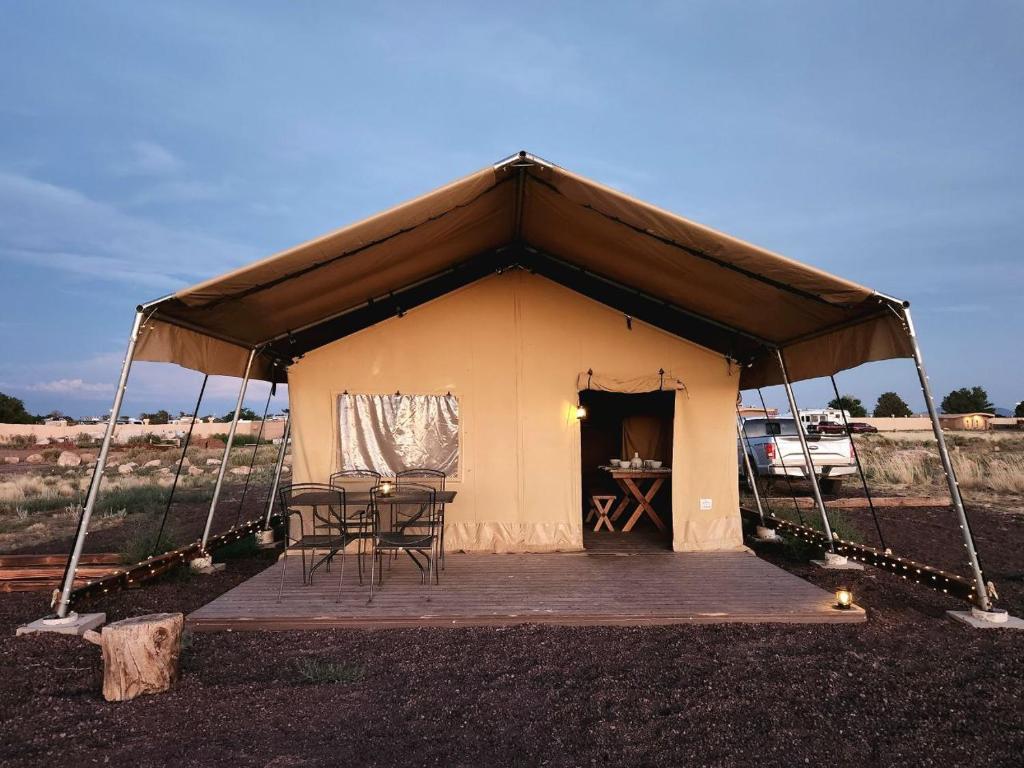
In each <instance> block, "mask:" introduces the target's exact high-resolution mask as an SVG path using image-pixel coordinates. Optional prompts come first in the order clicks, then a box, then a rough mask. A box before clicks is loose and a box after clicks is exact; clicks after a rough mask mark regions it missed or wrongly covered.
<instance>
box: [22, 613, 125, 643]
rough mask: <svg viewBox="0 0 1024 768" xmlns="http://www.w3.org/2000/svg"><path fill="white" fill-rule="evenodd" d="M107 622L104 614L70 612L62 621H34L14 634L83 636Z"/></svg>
mask: <svg viewBox="0 0 1024 768" xmlns="http://www.w3.org/2000/svg"><path fill="white" fill-rule="evenodd" d="M106 621H107V614H105V613H75V612H74V611H72V612H71V613H69V614H68V615H67V616H65V617H64V618H63V619H58V618H54V617H50V618H45V619H36V620H35V621H33V622H32V623H31V624H26V625H24V626H22V627H18V628H17V629H16V630H15V632H14V634H15V635H18V636H19V637H20V636H21V635H32V634H36V633H41V632H55V633H57V634H58V635H79V636H81V635H84V634H85V633H86V632H88V631H89V630H90V629H97V628H98V627H101V626H103V625H104V624H105V623H106Z"/></svg>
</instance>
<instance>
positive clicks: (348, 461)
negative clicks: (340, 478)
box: [338, 394, 459, 477]
mask: <svg viewBox="0 0 1024 768" xmlns="http://www.w3.org/2000/svg"><path fill="white" fill-rule="evenodd" d="M338 418H339V422H340V423H339V426H340V429H339V432H338V435H339V451H340V466H341V469H372V470H374V471H375V472H379V473H380V474H381V475H384V476H386V477H394V475H395V474H396V473H397V472H401V471H402V470H405V469H422V468H428V469H439V470H441V471H443V472H444V473H445V474H446V475H448V476H450V477H451V476H455V475H458V472H459V401H458V399H457V398H456V397H455V396H454V395H451V394H448V395H402V394H394V395H359V394H356V395H350V394H343V395H340V396H339V397H338Z"/></svg>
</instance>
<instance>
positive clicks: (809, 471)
mask: <svg viewBox="0 0 1024 768" xmlns="http://www.w3.org/2000/svg"><path fill="white" fill-rule="evenodd" d="M775 354H776V356H777V357H778V359H779V368H781V369H782V383H783V385H784V386H785V388H786V398H787V399H788V400H789V410H790V411H791V412H792V413H793V421H795V422H796V435H797V438H798V439H799V440H800V448H801V450H802V451H803V453H804V462H805V470H804V474H805V475H806V477H807V479H808V480H809V481H810V483H811V493H812V494H814V503H815V504H816V505H817V507H818V512H820V513H821V524H822V525H823V526H825V536H827V537H828V548H829V551H830V552H835V551H836V544H835V541H833V539H832V526H831V525H829V522H828V514H827V513H826V512H825V502H824V501H822V498H821V489H820V488H819V487H818V476H817V475H816V474H815V473H814V461H813V459H812V458H811V449H810V448H808V447H807V436H806V435H805V434H804V425H803V423H802V422H801V421H800V410H799V409H798V408H797V407H796V396H795V395H794V394H793V387H792V385H790V383H789V371H787V370H786V359H785V357H783V354H782V350H781V349H776V350H775Z"/></svg>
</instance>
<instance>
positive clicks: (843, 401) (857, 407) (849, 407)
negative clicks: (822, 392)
mask: <svg viewBox="0 0 1024 768" xmlns="http://www.w3.org/2000/svg"><path fill="white" fill-rule="evenodd" d="M828 407H829V408H835V409H837V410H841V411H849V412H850V415H851V416H852V417H853V418H855V419H860V418H863V417H864V416H867V415H868V412H867V411H866V410H865V408H864V405H863V403H861V401H860V399H858V398H856V397H854V396H853V395H841V396H840V397H837V398H833V399H832V400H829V401H828Z"/></svg>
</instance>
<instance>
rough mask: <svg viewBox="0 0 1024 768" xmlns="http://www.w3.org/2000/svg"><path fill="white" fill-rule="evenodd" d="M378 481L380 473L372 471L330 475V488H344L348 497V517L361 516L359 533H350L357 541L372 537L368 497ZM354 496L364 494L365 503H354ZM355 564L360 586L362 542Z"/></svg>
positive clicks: (349, 470) (354, 470)
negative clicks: (361, 524)
mask: <svg viewBox="0 0 1024 768" xmlns="http://www.w3.org/2000/svg"><path fill="white" fill-rule="evenodd" d="M380 481H381V475H380V472H374V471H373V470H372V469H343V470H341V471H340V472H335V473H334V474H333V475H331V477H330V479H329V480H328V482H329V483H330V484H331V487H332V488H344V489H345V491H346V493H347V494H348V496H349V499H348V501H349V506H350V507H351V509H350V510H349V512H350V515H349V516H350V517H354V516H355V515H358V514H362V515H363V523H364V524H363V527H362V528H361V529H360V530H359V531H355V530H353V531H352V533H353V534H355V535H356V536H357V537H358V538H359V539H367V540H369V539H371V538H372V537H373V531H372V529H371V528H370V514H369V507H370V502H369V497H370V490H371V489H372V488H374V487H375V486H377V485H379V484H380ZM355 494H360V495H361V496H362V495H364V494H365V497H366V499H367V501H366V502H365V503H363V502H359V503H354V502H353V500H352V498H351V497H352V496H354V495H355ZM356 562H357V567H358V570H359V583H360V584H362V583H363V542H362V541H360V542H359V557H358V560H357V561H356Z"/></svg>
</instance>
